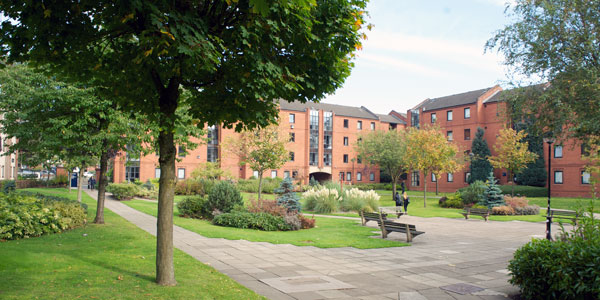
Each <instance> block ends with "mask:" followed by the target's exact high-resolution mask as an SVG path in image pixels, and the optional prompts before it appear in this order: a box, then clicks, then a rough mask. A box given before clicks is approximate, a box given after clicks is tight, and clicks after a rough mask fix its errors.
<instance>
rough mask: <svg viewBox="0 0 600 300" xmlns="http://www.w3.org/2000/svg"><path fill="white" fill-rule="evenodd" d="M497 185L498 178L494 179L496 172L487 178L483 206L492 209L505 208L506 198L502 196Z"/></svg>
mask: <svg viewBox="0 0 600 300" xmlns="http://www.w3.org/2000/svg"><path fill="white" fill-rule="evenodd" d="M497 183H498V181H497V180H496V178H494V172H490V173H489V176H488V178H487V188H486V189H485V193H484V194H483V203H482V205H485V206H487V207H488V208H490V209H491V208H492V207H496V206H503V205H505V204H506V203H505V202H504V196H502V191H501V190H500V187H499V186H498V184H497Z"/></svg>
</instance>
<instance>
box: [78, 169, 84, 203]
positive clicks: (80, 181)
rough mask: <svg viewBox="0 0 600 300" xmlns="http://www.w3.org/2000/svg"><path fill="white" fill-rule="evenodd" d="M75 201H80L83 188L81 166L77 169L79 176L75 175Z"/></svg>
mask: <svg viewBox="0 0 600 300" xmlns="http://www.w3.org/2000/svg"><path fill="white" fill-rule="evenodd" d="M77 181H78V183H77V201H79V202H81V191H82V189H83V167H81V168H80V169H79V176H77Z"/></svg>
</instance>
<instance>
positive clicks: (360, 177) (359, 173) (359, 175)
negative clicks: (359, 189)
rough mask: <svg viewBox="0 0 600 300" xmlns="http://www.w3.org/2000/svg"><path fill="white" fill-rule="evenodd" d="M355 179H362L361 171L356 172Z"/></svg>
mask: <svg viewBox="0 0 600 300" xmlns="http://www.w3.org/2000/svg"><path fill="white" fill-rule="evenodd" d="M356 181H362V173H361V172H358V173H356Z"/></svg>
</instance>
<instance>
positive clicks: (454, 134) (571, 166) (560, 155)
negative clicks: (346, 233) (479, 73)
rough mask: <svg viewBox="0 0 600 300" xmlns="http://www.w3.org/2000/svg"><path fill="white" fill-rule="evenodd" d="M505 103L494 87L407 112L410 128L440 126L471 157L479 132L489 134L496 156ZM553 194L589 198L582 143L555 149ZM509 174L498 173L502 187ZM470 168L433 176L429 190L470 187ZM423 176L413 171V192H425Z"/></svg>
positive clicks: (410, 181) (410, 180)
mask: <svg viewBox="0 0 600 300" xmlns="http://www.w3.org/2000/svg"><path fill="white" fill-rule="evenodd" d="M504 110H505V103H504V102H503V101H502V88H501V87H500V86H497V85H496V86H493V87H490V88H485V89H481V90H476V91H470V92H465V93H460V94H455V95H450V96H445V97H439V98H434V99H426V100H424V101H423V102H421V103H420V104H418V105H417V106H415V107H414V108H413V109H411V110H409V111H408V112H407V122H408V124H407V126H412V127H420V126H423V125H425V124H437V125H439V126H440V128H441V129H442V131H443V132H444V133H445V134H446V136H447V138H448V140H451V141H453V142H454V143H455V144H457V145H458V147H459V149H460V150H462V151H465V154H468V153H469V152H470V151H471V144H472V139H473V138H474V137H475V133H476V132H477V128H478V127H481V128H483V129H484V130H485V135H484V139H485V140H486V141H487V143H488V146H489V148H490V151H491V152H492V155H495V154H496V153H495V151H494V148H493V145H494V144H495V141H496V137H497V135H498V134H499V132H500V129H502V128H503V127H504V126H505V125H506V124H508V122H507V120H505V118H504V116H503V112H504ZM552 147H553V148H554V149H553V151H552V153H553V154H552V170H551V176H552V177H551V184H552V186H551V190H552V195H553V196H579V197H589V196H590V192H591V186H590V182H589V179H590V178H589V176H590V175H589V174H588V173H587V172H585V170H584V167H585V161H583V160H582V154H583V148H582V147H581V143H579V142H577V141H574V140H567V141H565V142H563V143H562V144H561V143H555V144H553V145H552ZM544 149H545V150H544V160H545V161H546V170H547V168H548V157H547V155H548V154H547V153H548V144H546V143H544ZM507 173H508V172H507V171H506V170H499V169H495V170H494V176H495V177H496V179H499V183H500V184H508V182H509V178H508V176H507ZM469 175H470V174H469V164H468V163H467V164H466V165H465V167H464V168H463V169H462V170H461V171H459V172H456V173H454V174H452V173H450V174H442V175H441V176H440V178H435V176H433V175H429V176H430V178H427V182H428V189H429V190H433V189H434V188H435V187H434V186H435V183H436V181H437V185H438V189H439V190H440V191H442V192H454V191H456V190H457V189H459V188H462V187H465V186H467V185H468V184H467V178H468V176H469ZM422 176H423V174H422V173H421V172H418V171H413V172H411V173H410V174H409V176H408V185H409V186H410V188H411V189H412V190H423V183H422V178H423V177H422Z"/></svg>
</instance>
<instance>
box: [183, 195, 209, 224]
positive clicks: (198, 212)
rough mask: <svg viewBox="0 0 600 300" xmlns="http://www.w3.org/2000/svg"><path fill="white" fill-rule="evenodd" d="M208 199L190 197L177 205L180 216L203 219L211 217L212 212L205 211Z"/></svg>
mask: <svg viewBox="0 0 600 300" xmlns="http://www.w3.org/2000/svg"><path fill="white" fill-rule="evenodd" d="M205 202H206V198H205V197H202V196H189V197H185V198H183V200H181V201H179V202H178V203H177V209H178V210H179V216H181V217H184V218H194V219H202V218H207V217H210V212H208V211H206V210H204V203H205Z"/></svg>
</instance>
